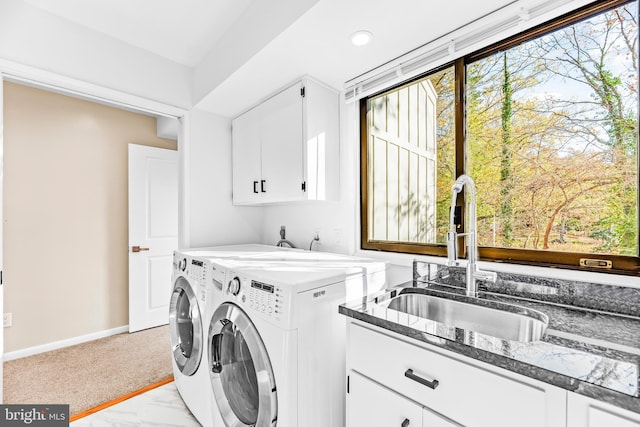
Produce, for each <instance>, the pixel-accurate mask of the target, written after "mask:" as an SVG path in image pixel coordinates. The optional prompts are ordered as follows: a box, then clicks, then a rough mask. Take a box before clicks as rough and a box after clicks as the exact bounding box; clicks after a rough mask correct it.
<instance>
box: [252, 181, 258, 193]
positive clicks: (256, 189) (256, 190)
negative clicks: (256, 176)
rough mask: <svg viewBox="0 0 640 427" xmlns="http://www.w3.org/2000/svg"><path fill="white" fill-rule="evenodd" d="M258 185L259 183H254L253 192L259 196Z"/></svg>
mask: <svg viewBox="0 0 640 427" xmlns="http://www.w3.org/2000/svg"><path fill="white" fill-rule="evenodd" d="M257 185H258V181H253V192H254V193H256V194H258V188H257V187H256V186H257Z"/></svg>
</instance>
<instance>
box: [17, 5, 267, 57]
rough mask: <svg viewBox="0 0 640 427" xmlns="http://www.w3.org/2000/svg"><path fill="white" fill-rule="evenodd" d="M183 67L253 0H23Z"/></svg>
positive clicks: (206, 49) (204, 51) (220, 33)
mask: <svg viewBox="0 0 640 427" xmlns="http://www.w3.org/2000/svg"><path fill="white" fill-rule="evenodd" d="M23 1H24V2H25V3H29V4H31V5H33V6H36V7H39V8H41V9H44V10H46V11H48V12H50V13H52V14H54V15H57V16H59V17H61V18H65V19H68V20H70V21H72V22H75V23H78V24H81V25H84V26H85V27H88V28H91V29H93V30H95V31H98V32H100V33H103V34H106V35H108V36H111V37H113V38H115V39H118V40H120V41H123V42H125V43H128V44H131V45H133V46H136V47H139V48H141V49H144V50H148V51H150V52H152V53H155V54H156V55H159V56H162V57H164V58H167V59H171V60H172V61H175V62H178V63H180V64H183V65H187V66H189V67H194V66H196V65H197V64H198V63H199V62H200V61H201V60H202V58H203V57H204V55H205V54H206V53H207V52H208V51H209V49H210V48H211V46H212V45H213V44H214V43H215V42H216V41H217V40H218V39H219V38H220V37H222V35H223V34H224V32H225V31H226V30H227V29H229V27H230V26H231V25H232V24H233V23H234V22H235V21H236V20H237V19H238V18H239V17H240V16H241V15H242V13H243V12H244V11H245V10H246V8H247V7H248V6H249V5H250V4H251V3H252V1H254V0H180V1H176V0H55V1H51V0H23Z"/></svg>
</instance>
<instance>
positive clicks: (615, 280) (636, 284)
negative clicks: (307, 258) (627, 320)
mask: <svg viewBox="0 0 640 427" xmlns="http://www.w3.org/2000/svg"><path fill="white" fill-rule="evenodd" d="M355 255H357V256H362V257H368V258H374V259H382V260H385V261H388V262H389V263H391V264H394V265H399V266H403V267H411V266H412V265H413V260H414V259H415V260H420V261H425V262H429V263H433V264H443V265H444V264H445V263H446V258H444V257H436V256H425V255H411V254H401V253H396V252H384V251H372V250H362V249H356V253H355ZM478 266H479V267H480V268H481V269H484V270H490V271H496V272H503V273H514V274H526V275H529V276H536V277H548V278H553V279H564V280H575V281H583V282H589V283H600V284H603V285H617V286H628V287H630V288H640V277H634V276H626V275H621V274H612V273H598V272H591V271H577V270H569V269H563V268H550V267H537V266H531V265H521V264H508V263H502V262H487V261H480V262H479V263H478ZM409 280H410V278H409Z"/></svg>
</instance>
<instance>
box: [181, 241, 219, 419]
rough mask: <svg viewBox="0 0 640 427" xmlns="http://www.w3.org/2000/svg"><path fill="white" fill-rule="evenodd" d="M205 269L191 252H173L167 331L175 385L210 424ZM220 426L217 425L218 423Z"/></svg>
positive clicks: (195, 411) (194, 412) (196, 416)
mask: <svg viewBox="0 0 640 427" xmlns="http://www.w3.org/2000/svg"><path fill="white" fill-rule="evenodd" d="M207 275H208V269H207V268H206V265H205V262H204V261H203V259H200V258H198V257H197V256H195V254H194V253H193V252H191V253H185V252H179V251H176V252H174V257H173V279H172V283H173V291H172V293H171V299H170V303H169V332H170V335H171V353H172V358H171V360H172V365H173V376H174V379H175V384H176V387H177V389H178V392H179V393H180V396H181V397H182V400H183V401H184V402H185V404H186V406H187V407H188V408H189V410H190V411H191V413H192V414H193V416H194V417H195V418H196V419H197V420H198V422H199V423H200V424H202V425H203V426H213V421H212V419H213V412H212V408H213V407H214V404H213V393H212V391H211V386H210V385H209V373H208V371H207V359H206V356H205V355H204V354H205V349H206V332H207V331H206V330H205V329H204V324H203V321H202V319H203V314H204V313H205V311H206V306H207V303H209V304H210V305H211V304H213V302H212V301H208V298H209V297H210V296H211V291H210V289H209V287H210V285H209V284H210V283H211V281H210V280H207ZM218 425H219V426H221V424H218ZM216 427H217V426H216Z"/></svg>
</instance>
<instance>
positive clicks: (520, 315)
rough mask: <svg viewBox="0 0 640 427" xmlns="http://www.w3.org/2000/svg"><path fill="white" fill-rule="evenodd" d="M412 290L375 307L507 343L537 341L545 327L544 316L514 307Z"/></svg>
mask: <svg viewBox="0 0 640 427" xmlns="http://www.w3.org/2000/svg"><path fill="white" fill-rule="evenodd" d="M412 290H413V289H411V288H409V289H405V290H404V291H408V292H401V293H400V295H398V296H395V297H393V298H390V299H388V300H385V301H381V302H378V303H377V304H378V305H379V306H382V307H384V308H386V309H387V310H395V311H399V312H402V313H406V314H409V315H412V316H417V317H420V318H423V319H429V320H433V321H435V322H439V323H443V324H445V325H449V326H454V327H456V328H461V329H465V330H468V331H474V332H478V333H480V334H484V335H489V336H492V337H496V338H499V339H503V340H510V341H521V342H530V341H538V340H540V339H541V338H542V336H543V335H544V332H545V330H546V328H547V325H548V324H549V318H548V317H547V316H546V315H545V314H544V313H540V312H539V311H535V310H531V309H527V308H524V307H519V306H516V305H511V304H505V303H500V302H495V301H485V300H478V299H474V300H473V302H471V301H470V302H464V301H458V300H454V299H449V298H445V297H440V296H435V295H430V294H424V293H416V292H411V291H412ZM489 305H490V306H489Z"/></svg>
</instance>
